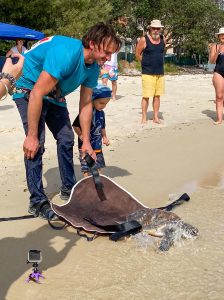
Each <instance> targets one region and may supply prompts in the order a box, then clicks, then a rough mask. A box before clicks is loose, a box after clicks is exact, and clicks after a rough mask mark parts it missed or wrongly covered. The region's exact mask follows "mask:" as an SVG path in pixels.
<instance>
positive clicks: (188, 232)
mask: <svg viewBox="0 0 224 300" xmlns="http://www.w3.org/2000/svg"><path fill="white" fill-rule="evenodd" d="M182 228H183V229H184V233H183V236H184V237H185V238H186V239H191V238H194V237H197V236H198V235H199V231H198V229H197V228H196V227H194V226H192V225H190V224H187V223H183V225H182Z"/></svg>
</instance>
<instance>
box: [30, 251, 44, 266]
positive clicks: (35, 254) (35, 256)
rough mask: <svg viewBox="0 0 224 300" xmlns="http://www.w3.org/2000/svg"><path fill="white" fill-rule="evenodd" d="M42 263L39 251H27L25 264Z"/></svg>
mask: <svg viewBox="0 0 224 300" xmlns="http://www.w3.org/2000/svg"><path fill="white" fill-rule="evenodd" d="M41 261H42V253H41V251H40V250H29V252H28V258H27V263H37V264H39V263H40V262H41Z"/></svg>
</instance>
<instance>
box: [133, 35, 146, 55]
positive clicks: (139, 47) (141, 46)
mask: <svg viewBox="0 0 224 300" xmlns="http://www.w3.org/2000/svg"><path fill="white" fill-rule="evenodd" d="M145 47H146V41H145V37H144V36H143V37H141V38H140V40H139V42H138V44H137V46H136V50H135V56H136V58H137V60H139V61H142V51H143V50H144V49H145Z"/></svg>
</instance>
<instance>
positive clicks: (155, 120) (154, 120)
mask: <svg viewBox="0 0 224 300" xmlns="http://www.w3.org/2000/svg"><path fill="white" fill-rule="evenodd" d="M153 123H156V124H161V121H160V119H153Z"/></svg>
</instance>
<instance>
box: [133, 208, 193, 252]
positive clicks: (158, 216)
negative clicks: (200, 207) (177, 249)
mask: <svg viewBox="0 0 224 300" xmlns="http://www.w3.org/2000/svg"><path fill="white" fill-rule="evenodd" d="M131 220H136V221H138V222H139V223H140V224H141V225H142V229H143V231H145V232H147V233H148V234H150V235H152V236H156V237H161V238H162V240H161V242H160V244H159V250H161V251H168V250H169V249H170V247H171V246H172V245H173V244H174V242H175V240H177V239H178V238H185V239H191V238H195V237H197V236H198V234H199V232H198V229H197V228H195V227H193V226H192V225H190V224H188V223H185V222H184V221H183V220H182V219H181V218H180V217H178V216H177V215H176V214H174V213H172V212H170V211H164V210H161V209H157V208H153V209H150V208H145V209H142V210H138V211H136V212H134V213H132V214H130V215H129V216H128V217H127V221H131Z"/></svg>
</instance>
